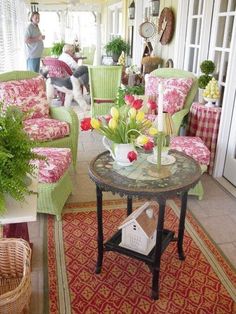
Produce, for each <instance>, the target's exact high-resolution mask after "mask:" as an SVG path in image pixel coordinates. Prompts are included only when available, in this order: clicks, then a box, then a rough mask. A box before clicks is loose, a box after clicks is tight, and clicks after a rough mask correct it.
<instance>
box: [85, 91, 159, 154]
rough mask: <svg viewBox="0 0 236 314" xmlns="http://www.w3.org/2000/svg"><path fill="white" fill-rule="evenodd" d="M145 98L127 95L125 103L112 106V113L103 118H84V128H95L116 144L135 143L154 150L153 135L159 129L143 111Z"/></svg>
mask: <svg viewBox="0 0 236 314" xmlns="http://www.w3.org/2000/svg"><path fill="white" fill-rule="evenodd" d="M142 107H143V100H142V99H135V98H134V96H132V95H126V96H125V105H123V106H122V107H119V108H117V107H112V108H111V112H110V115H108V116H106V117H101V118H84V119H83V120H82V122H81V129H82V130H84V131H85V130H95V131H97V132H98V133H100V134H101V135H103V136H105V137H107V138H108V139H109V140H111V141H112V142H114V143H116V144H121V143H122V144H126V143H133V144H135V145H137V146H142V147H143V148H144V149H145V150H152V148H153V146H154V144H153V140H152V138H151V137H152V136H155V135H156V134H157V129H156V128H154V127H153V126H152V122H151V121H150V120H148V119H146V118H145V113H144V112H143V111H142Z"/></svg>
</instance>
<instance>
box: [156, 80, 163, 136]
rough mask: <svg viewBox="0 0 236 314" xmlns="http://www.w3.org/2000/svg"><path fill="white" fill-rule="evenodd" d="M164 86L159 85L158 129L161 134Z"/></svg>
mask: <svg viewBox="0 0 236 314" xmlns="http://www.w3.org/2000/svg"><path fill="white" fill-rule="evenodd" d="M163 91H164V90H163V84H162V83H161V82H160V83H159V85H158V94H159V95H158V116H157V121H158V124H157V127H158V131H159V132H163Z"/></svg>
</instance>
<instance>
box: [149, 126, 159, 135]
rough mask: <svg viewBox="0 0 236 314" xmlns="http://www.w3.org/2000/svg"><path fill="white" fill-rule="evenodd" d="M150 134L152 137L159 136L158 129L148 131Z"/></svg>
mask: <svg viewBox="0 0 236 314" xmlns="http://www.w3.org/2000/svg"><path fill="white" fill-rule="evenodd" d="M148 133H149V134H150V135H157V133H158V130H157V129H156V128H150V129H149V131H148Z"/></svg>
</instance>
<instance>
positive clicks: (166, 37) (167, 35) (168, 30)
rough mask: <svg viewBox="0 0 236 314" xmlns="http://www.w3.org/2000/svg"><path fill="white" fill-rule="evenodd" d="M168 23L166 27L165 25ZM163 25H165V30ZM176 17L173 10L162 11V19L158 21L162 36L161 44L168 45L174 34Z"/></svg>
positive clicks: (159, 31)
mask: <svg viewBox="0 0 236 314" xmlns="http://www.w3.org/2000/svg"><path fill="white" fill-rule="evenodd" d="M165 22H166V25H165ZM163 25H165V27H164V30H163ZM174 27H175V17H174V13H173V11H172V9H170V8H164V9H163V10H162V11H161V14H160V18H159V20H158V34H161V37H160V39H159V40H160V42H161V44H162V45H166V44H168V43H169V42H170V41H171V39H172V37H173V34H174Z"/></svg>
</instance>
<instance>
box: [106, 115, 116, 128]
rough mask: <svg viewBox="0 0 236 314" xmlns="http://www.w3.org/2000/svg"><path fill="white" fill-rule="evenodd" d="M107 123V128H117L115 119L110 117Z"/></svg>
mask: <svg viewBox="0 0 236 314" xmlns="http://www.w3.org/2000/svg"><path fill="white" fill-rule="evenodd" d="M108 125H109V128H110V129H112V130H115V129H116V128H117V121H116V119H114V118H113V119H111V120H110V121H109V122H108Z"/></svg>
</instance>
